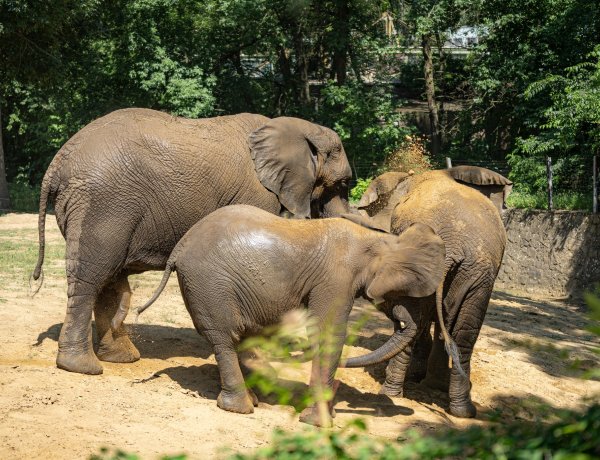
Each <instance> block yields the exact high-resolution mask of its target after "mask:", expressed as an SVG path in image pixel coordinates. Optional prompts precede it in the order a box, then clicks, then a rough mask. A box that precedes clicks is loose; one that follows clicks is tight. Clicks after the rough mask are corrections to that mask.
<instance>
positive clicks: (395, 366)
mask: <svg viewBox="0 0 600 460" xmlns="http://www.w3.org/2000/svg"><path fill="white" fill-rule="evenodd" d="M464 184H470V185H474V186H475V187H474V188H475V189H477V190H479V191H476V190H474V189H473V188H471V187H467V186H465V185H464ZM486 184H487V186H489V187H491V188H492V189H491V190H488V189H486ZM511 185H512V184H511V183H510V181H509V180H508V179H506V178H505V177H503V176H501V175H500V174H497V173H495V172H493V171H490V170H487V169H484V168H476V167H461V168H460V169H459V168H453V169H452V170H440V171H429V172H426V173H423V174H421V175H418V176H409V175H408V174H405V173H386V174H384V175H382V176H380V177H378V178H376V179H375V180H374V181H373V182H372V183H371V184H370V186H369V188H368V189H367V190H366V191H365V194H364V196H363V199H362V200H361V202H360V203H359V208H362V209H364V210H366V212H367V213H368V214H369V215H370V216H372V219H373V221H372V222H373V223H374V224H375V225H377V226H379V227H384V228H385V227H386V226H388V227H390V228H391V231H392V232H393V233H396V234H401V233H402V232H404V231H405V230H406V229H407V228H409V227H410V225H412V224H414V223H422V224H426V225H428V226H430V227H431V228H433V230H434V231H435V233H436V234H437V235H439V236H440V237H441V238H442V240H443V241H444V244H445V246H446V260H445V273H446V274H445V279H444V282H443V284H442V285H440V287H439V288H438V292H437V293H436V295H435V296H430V297H429V298H426V299H415V298H408V297H404V298H400V299H393V300H389V301H387V302H386V303H385V304H383V305H382V306H381V308H382V310H383V311H384V312H385V313H386V314H387V315H388V317H390V319H392V321H394V325H395V329H396V330H399V329H404V330H405V337H404V340H403V341H402V343H401V344H399V346H398V349H397V351H398V354H397V355H396V356H395V357H394V358H392V359H391V360H390V362H389V364H388V367H387V369H386V379H385V383H384V384H383V387H382V389H381V392H382V393H385V394H387V395H390V396H402V395H403V387H404V381H405V377H406V373H407V369H408V365H409V362H410V361H411V352H412V351H413V346H414V347H415V349H414V353H413V356H412V361H413V363H411V365H412V372H413V374H414V376H415V377H416V379H417V380H419V379H421V378H423V377H425V383H427V384H429V385H430V386H434V387H437V388H439V389H443V390H445V391H448V392H449V397H450V408H449V411H450V413H451V414H453V415H455V416H458V417H474V416H475V415H476V409H475V406H474V405H473V403H472V401H471V396H470V390H471V383H470V379H469V375H470V360H471V354H472V352H473V347H474V345H475V342H476V340H477V337H478V335H479V331H480V329H481V326H482V324H483V319H484V316H485V313H486V311H487V307H488V303H489V300H490V296H491V293H492V289H493V287H494V281H495V279H496V275H497V274H498V270H499V268H500V263H501V261H502V255H503V253H504V247H505V245H506V232H505V230H504V226H503V224H502V220H501V219H500V214H499V212H498V209H496V208H495V207H494V204H493V203H492V201H490V199H491V195H492V194H500V195H498V196H496V199H495V200H494V201H495V204H496V206H498V207H502V203H503V200H504V199H505V198H506V196H507V195H508V192H509V191H510V186H511ZM480 192H482V193H480ZM484 195H485V196H484ZM486 196H488V197H490V199H488V198H486ZM400 306H402V307H403V309H401V308H400ZM436 307H437V309H438V316H440V313H442V316H443V318H444V321H445V323H446V327H447V329H448V331H449V333H450V336H451V337H452V339H453V340H454V341H455V343H456V345H457V346H458V350H459V352H460V363H459V364H460V365H459V366H452V369H451V370H450V369H449V367H448V355H447V354H446V352H445V351H444V345H443V342H442V339H441V338H440V332H443V330H442V329H441V328H440V324H439V321H438V322H436V328H435V334H434V340H433V344H432V340H431V336H430V334H429V326H430V324H431V321H432V320H434V315H433V312H434V311H435V309H436ZM404 310H406V311H408V313H409V316H410V317H411V318H412V321H411V322H409V323H408V324H405V325H401V324H400V323H399V321H398V312H399V311H404ZM404 317H406V315H404ZM415 342H416V343H415ZM381 354H382V350H381V349H379V350H375V351H374V352H372V353H369V354H367V355H365V356H362V357H356V358H351V359H349V360H348V361H347V362H346V364H345V365H346V367H363V366H367V365H370V364H373V363H377V362H378V361H380V359H379V356H380V355H381ZM428 358H429V359H428ZM427 359H428V360H427ZM463 371H464V372H463Z"/></svg>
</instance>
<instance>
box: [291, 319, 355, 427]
mask: <svg viewBox="0 0 600 460" xmlns="http://www.w3.org/2000/svg"><path fill="white" fill-rule="evenodd" d="M348 313H349V308H348V310H347V311H345V312H344V314H343V315H339V316H338V317H337V318H333V321H331V322H329V321H327V320H330V318H322V319H321V320H319V325H321V326H320V327H317V328H315V331H313V332H312V333H311V338H312V340H313V344H315V343H316V345H314V347H313V349H314V352H315V356H314V357H313V361H312V370H311V375H310V384H309V386H310V389H311V392H312V394H313V397H314V399H315V401H316V402H315V404H314V405H312V406H310V407H307V408H306V409H304V410H303V411H302V413H301V414H300V421H301V422H304V423H308V424H310V425H315V426H320V427H330V426H331V425H332V417H334V410H333V405H334V403H333V400H334V398H335V393H336V391H337V388H338V386H339V382H338V381H336V380H335V372H336V370H337V368H338V365H339V362H340V356H341V354H342V348H343V346H344V341H345V339H346V325H347V322H348ZM326 321H327V322H326Z"/></svg>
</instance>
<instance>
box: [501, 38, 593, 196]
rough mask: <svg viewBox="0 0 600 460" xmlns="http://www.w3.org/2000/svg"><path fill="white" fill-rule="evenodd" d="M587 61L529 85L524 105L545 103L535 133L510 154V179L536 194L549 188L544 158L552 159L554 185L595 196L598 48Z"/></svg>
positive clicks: (519, 140) (522, 139)
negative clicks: (536, 100)
mask: <svg viewBox="0 0 600 460" xmlns="http://www.w3.org/2000/svg"><path fill="white" fill-rule="evenodd" d="M589 58H591V59H593V61H586V62H583V63H580V64H577V65H574V66H571V67H568V68H567V69H565V70H564V73H563V74H562V75H559V74H549V75H548V76H546V77H544V78H543V79H541V80H538V81H535V82H533V83H531V84H530V85H529V86H528V87H527V89H526V90H525V92H524V97H525V100H526V101H533V100H535V99H542V100H543V101H545V102H544V104H543V105H541V106H540V108H539V111H540V113H541V118H542V120H541V122H540V128H541V131H540V132H539V133H537V134H532V135H530V136H529V137H526V138H522V137H520V138H518V139H517V143H516V149H515V150H514V151H513V152H512V153H511V154H510V155H509V163H510V164H511V166H512V171H511V178H512V179H513V180H514V181H515V183H517V184H518V186H520V187H521V188H522V189H523V190H527V191H529V192H532V193H535V192H539V191H541V190H543V189H544V188H545V186H546V178H545V176H546V172H545V167H544V163H543V160H542V159H541V158H540V155H550V156H551V157H552V158H553V161H554V166H553V176H554V177H553V182H554V185H555V187H556V188H558V189H559V190H560V189H561V188H562V190H567V189H571V190H579V191H582V192H583V191H587V192H589V193H591V189H592V187H591V185H592V183H591V168H592V159H591V156H592V154H594V153H597V152H598V150H599V149H600V46H598V47H596V49H595V51H594V52H592V53H591V54H590V55H589Z"/></svg>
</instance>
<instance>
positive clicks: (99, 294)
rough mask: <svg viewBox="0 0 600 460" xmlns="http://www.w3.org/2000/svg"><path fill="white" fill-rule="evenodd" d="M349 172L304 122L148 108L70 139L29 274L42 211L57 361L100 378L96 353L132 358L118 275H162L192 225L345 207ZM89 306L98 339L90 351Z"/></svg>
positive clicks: (49, 188)
mask: <svg viewBox="0 0 600 460" xmlns="http://www.w3.org/2000/svg"><path fill="white" fill-rule="evenodd" d="M350 177H351V169H350V165H349V163H348V160H347V158H346V154H345V152H344V148H343V147H342V143H341V141H340V139H339V137H338V136H337V134H336V133H335V132H333V131H332V130H330V129H328V128H324V127H321V126H318V125H315V124H313V123H310V122H308V121H304V120H300V119H297V118H288V117H281V118H275V119H269V118H267V117H264V116H262V115H255V114H240V115H232V116H223V117H216V118H208V119H200V120H189V119H184V118H178V117H174V116H171V115H168V114H166V113H161V112H157V111H154V110H148V109H125V110H118V111H115V112H112V113H110V114H108V115H106V116H104V117H102V118H99V119H97V120H96V121H94V122H92V123H90V124H89V125H87V126H86V127H84V128H83V129H81V130H80V131H79V132H78V133H77V134H75V135H74V136H73V137H72V138H71V139H70V140H69V141H68V142H67V143H66V144H65V145H64V146H63V147H62V148H61V149H60V151H59V152H58V153H57V154H56V156H55V157H54V159H53V161H52V163H51V164H50V166H49V168H48V170H47V172H46V174H45V176H44V180H43V182H42V189H41V197H40V213H39V238H40V248H39V259H38V263H37V266H36V268H35V271H34V273H33V278H34V279H36V280H37V279H38V278H39V276H40V274H41V267H42V263H43V260H44V224H45V217H46V207H47V205H48V204H49V203H50V202H53V203H54V211H55V214H56V219H57V222H58V226H59V228H60V230H61V232H62V234H63V236H64V238H65V240H66V271H67V282H68V292H67V295H68V303H67V314H66V318H65V321H64V323H63V326H62V329H61V332H60V337H59V343H58V356H57V360H56V362H57V366H58V367H59V368H61V369H66V370H68V371H73V372H80V373H84V374H100V373H101V372H102V366H101V365H100V362H99V360H98V358H100V359H101V360H104V361H112V362H133V361H135V360H137V359H139V352H138V350H137V349H136V348H135V346H134V345H133V343H132V342H131V341H130V339H129V336H128V334H127V331H126V329H125V327H124V326H120V327H118V328H116V329H114V330H113V329H111V324H110V323H111V319H112V318H113V317H114V316H115V313H116V312H117V310H121V311H126V310H127V308H128V305H129V302H130V297H131V290H130V287H129V283H128V281H127V277H128V275H130V274H133V273H140V272H143V271H146V270H161V269H163V268H164V267H165V263H166V261H167V259H168V257H169V254H170V253H171V250H172V249H173V247H174V246H175V244H176V243H177V242H178V241H179V239H180V238H181V237H182V236H183V234H184V233H185V232H186V231H187V230H188V229H189V228H190V227H191V226H192V225H194V224H195V223H196V222H197V221H198V220H200V219H201V218H202V217H204V216H205V215H207V214H209V213H210V212H212V211H214V210H215V209H217V208H220V207H222V206H226V205H230V204H236V203H241V204H250V205H253V206H256V207H258V208H262V209H264V210H266V211H268V212H270V213H272V214H282V213H284V214H286V215H289V214H291V215H293V216H294V217H296V218H309V217H311V216H333V215H338V214H340V213H343V212H346V211H347V208H348V206H347V191H348V180H349V179H350ZM92 311H93V312H94V316H95V320H96V328H97V332H98V338H99V344H98V349H97V356H98V358H97V357H96V354H95V353H94V349H93V347H92V328H91V320H92Z"/></svg>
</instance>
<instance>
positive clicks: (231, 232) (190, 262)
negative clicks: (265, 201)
mask: <svg viewBox="0 0 600 460" xmlns="http://www.w3.org/2000/svg"><path fill="white" fill-rule="evenodd" d="M330 220H333V219H323V220H321V219H318V220H316V219H315V220H297V219H283V218H280V217H278V216H275V215H273V214H270V213H267V212H266V211H263V210H261V209H258V208H255V207H252V206H246V205H235V206H226V207H224V208H221V209H218V210H216V211H214V212H213V213H211V214H210V215H208V216H207V217H205V218H204V219H202V220H201V221H200V222H198V223H197V224H195V225H194V226H193V227H192V228H190V230H189V231H188V232H187V233H186V234H185V235H184V236H183V238H182V239H181V241H180V242H179V243H178V244H177V245H176V246H175V248H174V250H173V255H172V256H171V258H170V261H171V259H172V260H173V264H174V266H175V268H176V270H177V275H178V278H179V281H180V286H181V290H182V292H183V293H184V297H185V296H187V297H189V298H192V297H194V296H196V295H197V293H202V292H208V291H210V292H217V291H218V294H216V295H218V297H219V298H214V299H212V298H211V299H201V302H202V303H206V305H210V304H217V303H223V304H224V305H225V304H227V303H228V302H229V303H230V304H232V305H233V304H235V305H237V304H239V306H240V307H239V308H241V310H242V311H248V312H250V311H252V312H255V313H256V315H257V318H256V320H257V321H258V323H260V324H261V325H263V326H264V325H266V324H268V323H269V322H270V321H271V320H272V318H269V315H267V314H266V310H264V309H265V308H267V306H268V308H279V309H281V311H282V312H283V311H287V310H289V309H292V308H297V307H298V306H299V305H301V303H302V298H303V296H304V295H306V289H308V287H309V286H311V285H312V284H314V282H315V280H317V279H319V278H320V277H322V276H323V267H324V264H325V261H326V260H327V259H328V255H327V248H326V246H325V245H324V238H323V236H322V235H323V233H324V231H326V227H327V226H328V224H327V221H330ZM336 220H340V219H336ZM321 230H322V231H321ZM307 255H310V257H307ZM199 261H202V263H199ZM301 273H305V274H306V275H307V276H306V277H301V276H299V274H301ZM215 285H216V286H219V289H217V290H215V289H213V288H214V286H215ZM236 309H237V307H236ZM263 311H264V312H265V316H264V317H263V316H261V315H262V313H263ZM276 316H277V315H274V317H276Z"/></svg>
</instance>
